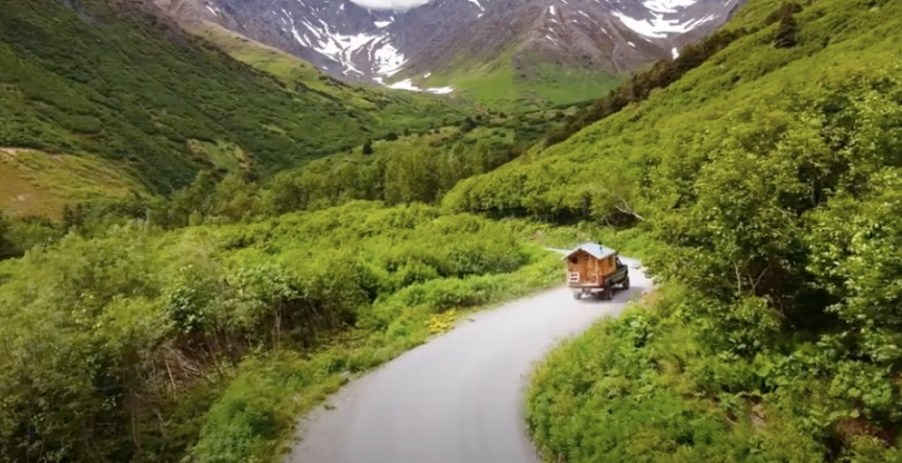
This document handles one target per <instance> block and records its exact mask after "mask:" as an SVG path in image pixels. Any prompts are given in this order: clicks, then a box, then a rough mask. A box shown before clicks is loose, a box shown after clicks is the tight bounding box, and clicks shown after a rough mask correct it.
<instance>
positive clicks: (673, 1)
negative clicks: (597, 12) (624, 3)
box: [613, 0, 717, 39]
mask: <svg viewBox="0 0 902 463" xmlns="http://www.w3.org/2000/svg"><path fill="white" fill-rule="evenodd" d="M697 1H698V0H646V1H645V2H642V5H643V6H645V8H646V9H647V11H648V13H649V15H650V16H651V18H644V19H636V18H633V17H631V16H629V15H627V14H625V13H623V12H621V11H614V12H613V14H614V16H616V17H617V19H619V20H620V22H622V23H623V25H624V26H626V27H628V28H629V29H631V30H632V31H634V32H637V33H639V34H642V35H644V36H646V37H653V38H658V39H664V38H667V37H668V36H669V35H670V34H685V33H687V32H689V31H691V30H693V29H695V28H696V27H698V26H701V25H702V24H705V23H707V22H710V21H713V20H715V19H717V15H714V14H711V15H707V16H705V17H703V18H697V19H690V20H688V21H687V20H685V19H684V18H683V17H682V15H680V13H681V11H682V10H683V9H685V8H688V7H690V6H692V5H694V4H695V3H696V2H697Z"/></svg>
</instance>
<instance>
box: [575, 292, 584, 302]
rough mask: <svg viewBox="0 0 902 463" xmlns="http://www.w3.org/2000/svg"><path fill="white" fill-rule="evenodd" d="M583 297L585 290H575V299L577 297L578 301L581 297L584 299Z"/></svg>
mask: <svg viewBox="0 0 902 463" xmlns="http://www.w3.org/2000/svg"><path fill="white" fill-rule="evenodd" d="M582 298H583V292H582V291H573V299H576V300H577V301H578V300H580V299H582Z"/></svg>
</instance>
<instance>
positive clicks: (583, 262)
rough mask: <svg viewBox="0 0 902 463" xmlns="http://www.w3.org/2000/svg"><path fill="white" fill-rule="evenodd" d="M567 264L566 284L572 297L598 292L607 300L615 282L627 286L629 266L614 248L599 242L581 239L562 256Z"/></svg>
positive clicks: (627, 287)
mask: <svg viewBox="0 0 902 463" xmlns="http://www.w3.org/2000/svg"><path fill="white" fill-rule="evenodd" d="M564 261H565V262H566V266H567V286H569V287H570V288H571V289H572V290H573V297H574V298H575V299H581V298H582V297H583V296H585V295H591V294H601V295H602V297H603V298H604V299H607V300H610V299H611V298H612V297H613V296H614V286H615V285H619V286H620V287H622V288H623V289H629V287H630V277H629V268H628V267H627V266H626V264H624V263H623V262H621V261H620V257H618V254H617V251H615V250H613V249H611V248H606V247H604V246H602V245H600V244H598V243H584V244H582V245H580V246H579V247H577V248H576V249H574V250H572V251H570V252H569V253H567V255H566V256H564Z"/></svg>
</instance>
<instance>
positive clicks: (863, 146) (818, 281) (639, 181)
mask: <svg viewBox="0 0 902 463" xmlns="http://www.w3.org/2000/svg"><path fill="white" fill-rule="evenodd" d="M727 28H728V30H730V31H733V32H734V33H735V34H736V35H737V36H738V38H736V39H735V40H733V41H732V43H731V44H730V45H728V46H727V47H726V48H725V49H723V50H722V51H719V52H717V53H715V54H714V55H713V56H711V57H710V58H709V59H707V60H706V61H705V62H704V63H702V64H701V65H700V66H698V67H696V68H695V69H693V70H691V71H688V72H687V73H685V75H683V77H682V78H680V79H679V80H677V81H676V82H674V83H673V84H671V85H669V86H667V87H666V88H664V89H657V90H654V91H652V92H651V93H650V94H649V95H648V98H647V99H645V100H644V101H638V100H637V101H638V102H636V103H633V104H631V105H629V106H627V107H626V108H624V109H623V110H621V111H619V112H616V113H614V114H613V115H610V116H608V117H606V118H605V119H603V120H601V121H600V122H598V123H595V124H593V125H591V126H589V127H587V128H586V129H584V130H582V131H580V132H578V133H576V134H575V135H573V136H571V137H570V138H568V139H566V140H565V141H563V142H562V143H560V144H557V145H554V146H552V147H550V148H547V149H541V150H540V149H536V150H532V151H530V152H529V153H528V155H526V156H524V157H522V158H520V159H518V160H515V161H513V162H512V163H510V164H508V165H506V166H504V167H502V168H500V169H497V170H495V171H493V172H491V173H489V174H485V175H482V176H476V177H473V178H470V179H468V180H465V181H463V182H462V183H461V184H459V185H458V186H457V187H456V188H455V189H454V190H452V191H451V192H450V193H449V194H448V195H447V196H446V197H445V200H444V204H445V206H446V207H447V208H449V209H451V210H457V211H471V212H480V213H485V214H489V215H491V216H494V217H509V216H526V217H536V218H541V219H543V220H546V221H550V222H554V223H569V222H578V221H591V222H595V223H603V224H608V225H612V226H615V227H618V228H629V229H630V231H629V233H630V234H631V235H633V236H637V234H638V235H639V236H641V237H642V238H641V239H640V240H644V242H645V246H642V247H641V248H640V252H641V253H642V254H644V257H646V264H647V266H648V268H649V270H650V271H651V272H652V273H653V274H654V275H655V276H656V277H657V278H658V279H659V280H660V281H661V284H662V286H663V289H662V290H661V294H659V295H658V297H657V298H653V299H652V300H650V301H648V302H647V303H646V307H645V308H642V309H637V310H636V311H635V312H633V313H631V314H630V315H628V316H627V317H625V318H624V319H622V320H619V321H616V322H607V323H604V324H602V325H599V326H598V327H597V328H595V329H594V330H593V332H591V333H589V334H588V335H586V336H585V337H583V338H581V339H580V340H578V341H576V342H574V343H572V344H569V345H568V346H566V347H565V348H563V349H562V350H560V351H559V352H557V353H556V354H555V355H554V356H552V358H551V360H550V361H549V363H548V364H547V365H545V366H544V367H543V368H541V369H540V371H539V373H538V374H537V377H536V383H535V386H534V389H533V391H532V393H531V396H530V399H529V427H530V430H531V432H532V433H533V436H534V437H535V439H536V441H537V444H538V445H539V447H540V448H541V449H542V451H543V452H544V453H545V454H546V456H547V457H548V459H549V460H554V461H570V462H579V461H612V462H616V461H624V462H627V461H630V462H632V461H686V462H695V461H724V462H734V461H761V462H773V461H792V462H801V461H843V462H847V461H848V462H852V461H855V462H886V461H896V460H897V459H898V458H900V456H899V451H898V450H897V449H898V448H899V440H898V439H899V438H900V437H902V436H900V434H899V430H900V429H902V427H900V426H902V408H900V404H902V400H900V399H902V381H900V378H902V376H900V375H902V373H900V372H902V350H900V349H899V347H898V346H900V345H902V338H900V334H899V333H900V332H902V324H900V317H899V307H900V302H902V299H900V298H902V288H900V286H899V282H900V281H902V267H900V265H899V263H900V262H902V254H900V252H902V251H900V249H902V247H900V245H902V223H900V222H899V217H902V197H900V192H902V180H900V179H902V41H900V40H899V38H900V37H899V31H900V30H902V4H900V3H899V2H895V1H889V0H883V1H881V0H861V1H849V0H819V1H813V2H803V3H800V4H784V3H781V2H779V1H775V0H750V1H749V2H748V3H747V5H746V6H745V7H743V8H742V9H741V10H740V11H739V13H738V14H737V16H736V18H735V19H734V20H733V21H732V22H731V23H730V24H729V25H728V26H727ZM639 100H641V99H639Z"/></svg>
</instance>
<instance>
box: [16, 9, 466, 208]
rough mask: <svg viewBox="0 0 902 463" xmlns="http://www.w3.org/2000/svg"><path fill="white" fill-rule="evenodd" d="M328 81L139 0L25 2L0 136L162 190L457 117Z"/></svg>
mask: <svg viewBox="0 0 902 463" xmlns="http://www.w3.org/2000/svg"><path fill="white" fill-rule="evenodd" d="M67 5H70V6H67ZM111 5H115V6H111ZM308 83H310V84H309V85H308ZM323 86H341V84H338V83H336V82H333V81H330V80H329V79H327V78H325V77H323V76H319V75H316V74H312V73H308V74H307V75H305V76H304V78H303V79H296V80H295V82H293V83H292V84H291V85H289V84H287V83H285V82H284V81H280V80H278V79H274V78H273V77H272V76H271V75H268V74H266V73H261V72H260V71H257V70H254V69H253V68H251V67H248V66H245V65H243V64H240V63H237V62H235V61H234V60H232V59H231V58H229V57H228V56H226V55H224V54H223V53H221V52H220V51H219V50H218V49H216V47H214V46H212V45H210V44H209V43H207V42H205V41H202V40H200V39H197V38H194V37H191V36H189V35H186V34H184V33H183V32H181V31H180V30H179V29H178V28H177V27H176V26H174V25H170V24H167V23H165V22H162V21H161V20H159V19H155V18H153V17H151V16H149V15H147V14H145V13H142V12H140V11H139V10H137V7H136V6H135V4H129V3H120V2H108V1H106V0H76V1H73V2H40V1H37V0H26V1H22V2H8V4H5V5H4V12H3V15H2V17H0V106H2V108H3V111H2V112H0V147H2V148H30V149H34V150H39V151H42V152H46V153H51V154H78V153H90V154H92V155H96V156H99V157H101V158H103V159H106V160H109V161H113V162H114V163H115V164H116V165H117V167H118V168H120V169H121V170H122V171H124V172H128V173H129V174H130V175H132V176H133V177H134V178H136V179H138V180H139V181H140V182H141V183H143V184H144V185H147V186H148V187H149V188H151V189H152V190H153V191H156V192H168V191H169V190H170V189H172V188H173V187H178V186H182V185H185V184H187V183H188V182H189V181H190V180H191V179H192V178H194V174H195V173H196V171H197V170H199V169H201V168H208V169H218V170H222V171H236V170H238V171H241V170H249V171H251V173H254V174H263V175H267V174H270V173H272V172H274V171H276V170H278V169H281V168H285V167H291V166H296V165H299V164H300V163H302V162H304V161H305V160H309V159H313V158H316V157H320V156H322V155H325V154H329V153H333V152H337V151H341V150H343V149H347V148H349V147H351V146H355V145H359V144H361V143H363V142H364V141H365V140H367V139H369V138H371V137H374V136H376V137H378V136H382V135H385V134H387V133H389V132H392V131H395V132H397V131H399V130H402V129H403V128H410V129H411V130H418V129H426V128H430V127H432V126H437V125H441V124H442V122H443V121H445V120H448V119H450V120H455V119H461V118H462V117H460V116H459V113H458V112H457V111H456V110H455V109H454V108H453V107H451V106H449V105H448V104H446V103H445V102H443V101H442V100H439V99H429V98H427V97H426V96H422V95H399V94H394V93H392V94H389V93H387V92H376V91H373V92H370V91H365V90H346V93H348V94H353V96H354V98H353V99H347V100H346V99H345V98H344V97H343V96H341V95H336V94H335V93H334V92H328V91H323V90H322V87H323ZM401 113H403V114H405V115H406V117H403V118H399V117H397V115H398V114H401ZM412 114H416V115H417V116H416V117H411V116H410V115H412Z"/></svg>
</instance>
